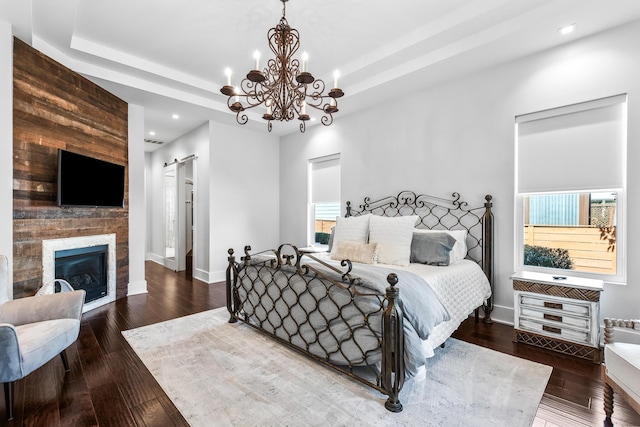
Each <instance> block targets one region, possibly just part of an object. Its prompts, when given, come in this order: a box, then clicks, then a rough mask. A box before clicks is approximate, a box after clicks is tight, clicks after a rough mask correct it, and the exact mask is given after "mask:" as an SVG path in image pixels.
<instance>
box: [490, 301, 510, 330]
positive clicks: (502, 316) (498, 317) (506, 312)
mask: <svg viewBox="0 0 640 427" xmlns="http://www.w3.org/2000/svg"><path fill="white" fill-rule="evenodd" d="M491 318H492V319H493V321H494V322H496V323H502V324H503V325H509V326H513V307H505V306H501V305H494V306H493V311H492V312H491Z"/></svg>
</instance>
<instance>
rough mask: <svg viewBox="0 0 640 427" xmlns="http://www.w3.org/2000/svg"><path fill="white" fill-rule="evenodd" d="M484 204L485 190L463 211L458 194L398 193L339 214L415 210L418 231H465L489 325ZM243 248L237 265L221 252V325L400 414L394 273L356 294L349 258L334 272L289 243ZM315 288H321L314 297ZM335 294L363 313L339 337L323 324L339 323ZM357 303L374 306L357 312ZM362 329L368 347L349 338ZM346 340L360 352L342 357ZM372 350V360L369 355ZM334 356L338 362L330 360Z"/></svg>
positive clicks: (489, 219) (399, 318)
mask: <svg viewBox="0 0 640 427" xmlns="http://www.w3.org/2000/svg"><path fill="white" fill-rule="evenodd" d="M492 206H493V203H492V197H491V196H490V195H487V196H485V203H484V205H483V206H481V207H477V208H469V207H468V204H467V203H466V202H464V201H461V199H460V195H459V194H458V193H453V194H452V198H451V199H444V198H440V197H434V196H428V195H424V194H416V193H414V192H412V191H403V192H401V193H399V194H398V195H397V196H389V197H385V198H382V199H379V200H376V201H371V199H370V198H369V197H366V198H365V199H364V202H363V203H362V204H361V205H359V208H358V209H354V208H353V207H352V206H351V202H347V205H346V216H347V217H349V216H358V215H363V214H367V213H372V214H374V215H382V216H387V217H394V216H405V215H418V216H419V218H420V219H419V222H418V224H417V225H416V227H418V228H428V229H443V230H445V229H446V230H454V229H465V230H467V231H468V237H467V247H468V251H467V258H468V259H471V260H474V261H475V262H477V263H478V265H479V266H480V267H481V268H482V270H483V272H484V274H485V275H486V277H487V279H488V280H489V283H490V285H491V291H492V296H491V297H490V298H489V299H488V300H486V302H485V303H484V304H483V305H482V308H483V311H484V318H483V321H484V322H487V323H491V322H492V320H491V312H492V310H493V288H494V287H493V227H494V226H493V222H494V219H493V213H492V211H491V208H492ZM250 252H251V247H250V246H245V248H244V256H242V257H241V262H237V261H236V259H235V253H234V250H233V249H229V251H228V254H229V256H228V263H229V264H228V267H227V270H226V286H227V309H228V311H229V314H230V319H229V322H230V323H235V322H238V321H241V322H244V323H245V324H247V325H249V326H250V327H252V328H254V329H256V330H258V331H260V332H262V333H264V334H266V335H268V336H270V337H272V338H274V339H275V340H277V341H279V342H281V343H283V344H284V345H286V346H288V347H289V348H292V349H294V350H296V351H298V352H300V353H302V354H304V355H305V356H307V357H310V358H311V359H313V360H315V361H317V362H319V363H322V364H324V365H326V366H328V367H330V368H332V369H335V370H337V371H339V372H341V373H343V374H346V375H347V376H349V377H350V378H352V379H354V380H356V381H359V382H361V383H363V384H365V385H367V386H369V387H372V388H374V389H376V390H378V391H379V392H381V393H382V394H385V395H387V396H388V399H387V400H386V402H385V407H386V408H387V409H388V410H389V411H392V412H400V411H402V404H401V402H400V400H399V393H400V390H401V389H402V386H403V384H404V379H405V367H404V340H403V338H404V335H403V315H402V310H401V308H400V306H399V305H398V304H397V298H398V296H399V292H400V288H399V287H398V286H397V285H398V277H397V276H396V275H395V274H393V273H391V274H389V275H388V277H387V282H388V284H389V287H388V288H387V289H386V293H385V294H382V293H375V292H374V291H370V290H365V291H363V289H362V288H359V287H358V285H359V284H360V279H359V278H358V277H355V276H353V275H352V274H351V271H352V264H351V262H350V261H349V260H343V261H342V262H341V266H342V269H339V268H336V267H334V266H332V265H330V264H327V263H325V262H324V261H322V260H320V259H318V258H315V257H314V256H313V255H310V254H307V253H303V252H301V251H300V250H298V248H297V247H296V246H294V245H290V244H283V245H281V246H280V247H278V249H272V250H268V251H263V252H259V253H254V254H251V253H250ZM276 282H278V283H279V285H276ZM272 284H273V286H269V285H272ZM400 286H401V284H400ZM318 289H323V291H322V292H320V294H319V293H318ZM337 294H341V295H342V297H343V298H344V297H345V296H346V297H347V298H348V299H349V301H350V304H349V307H350V309H351V310H353V309H357V310H359V311H360V312H361V314H362V316H363V322H362V324H361V325H358V326H350V328H352V329H350V331H349V332H350V333H349V336H348V337H347V338H344V337H341V336H337V335H336V334H334V333H333V331H332V330H331V329H330V327H329V325H331V324H334V323H335V322H339V321H341V320H344V318H343V310H344V307H345V306H344V305H343V304H341V303H339V302H338V301H337V300H336V299H335V296H336V295H337ZM309 301H314V304H315V308H313V309H309V308H308V302H309ZM340 301H343V300H340ZM363 301H366V302H367V303H368V304H369V305H370V306H374V307H375V308H374V309H372V310H366V311H365V310H362V309H361V308H360V307H361V306H362V305H363V304H362V303H363ZM305 304H307V306H305ZM321 306H323V307H324V308H323V309H321ZM283 307H284V310H283ZM326 307H330V309H329V310H327V309H326ZM479 308H480V307H478V308H476V310H475V317H476V321H479V318H480V315H479ZM296 312H297V313H304V316H302V318H300V316H296V315H295V313H296ZM327 313H331V314H327ZM313 316H315V317H316V318H317V317H318V316H322V317H323V318H324V319H325V320H326V327H324V328H320V330H317V329H314V331H313V332H314V334H315V336H314V337H312V338H309V337H308V336H304V335H303V334H302V333H301V329H304V328H305V327H306V328H307V329H306V330H308V327H309V325H310V324H311V322H310V318H311V317H313ZM363 330H364V331H365V332H366V333H370V334H372V335H374V336H377V337H378V345H377V347H376V348H375V349H374V350H372V349H371V348H367V347H366V346H364V345H361V344H360V343H359V342H358V341H357V335H358V334H359V333H361V332H362V331H363ZM320 335H323V337H324V339H325V342H326V339H327V337H328V338H329V341H331V342H332V343H333V344H334V346H329V345H324V344H323V342H322V341H321V340H320V337H319V336H320ZM347 344H348V345H351V347H353V346H355V347H357V348H358V349H359V350H360V352H361V357H355V358H354V357H351V359H350V360H345V359H346V356H345V354H344V353H343V352H342V346H343V345H347ZM312 350H313V352H312ZM376 354H377V355H379V356H378V357H379V359H375V355H376ZM336 359H338V360H340V362H339V363H336V362H335V360H336ZM373 359H375V360H379V365H378V363H377V362H372V360H373Z"/></svg>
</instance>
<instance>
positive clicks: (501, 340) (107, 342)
mask: <svg viewBox="0 0 640 427" xmlns="http://www.w3.org/2000/svg"><path fill="white" fill-rule="evenodd" d="M146 276H147V285H148V290H149V293H148V294H144V295H135V296H131V297H127V298H123V299H120V300H118V301H116V302H115V303H111V304H108V305H105V306H103V307H100V308H97V309H95V310H92V311H90V312H88V313H85V314H84V316H83V322H82V326H81V329H80V337H79V338H78V341H77V342H76V343H75V344H73V345H72V346H71V347H70V348H69V350H68V351H67V353H68V356H69V363H70V365H71V371H70V372H69V373H67V374H66V375H65V374H64V369H63V367H62V361H61V360H60V358H59V357H57V358H54V359H53V360H52V361H50V362H49V363H47V364H46V365H45V366H44V367H42V368H40V369H38V370H37V371H35V372H33V373H32V374H31V375H29V376H27V378H25V379H23V380H20V381H17V382H16V384H15V403H16V404H15V419H14V420H13V421H11V422H7V421H6V415H5V414H6V412H5V411H6V408H5V406H4V399H0V425H6V426H20V425H24V426H38V427H40V426H45V427H56V426H73V427H79V426H96V425H100V426H186V425H187V423H186V422H185V420H184V419H183V418H182V416H181V415H180V413H179V412H178V410H177V409H176V407H175V406H174V405H173V404H172V403H171V401H170V400H169V398H168V397H167V396H166V395H165V393H164V392H163V391H162V389H161V388H160V386H159V385H158V384H157V383H156V381H155V380H154V379H153V377H152V376H151V374H150V373H149V371H147V369H146V368H145V367H144V365H143V364H142V362H141V361H140V360H139V359H138V357H137V356H136V355H135V353H134V352H133V350H131V348H130V347H129V345H128V344H127V342H126V341H125V340H124V338H123V337H122V334H121V333H120V332H121V331H122V330H125V329H131V328H136V327H139V326H144V325H149V324H152V323H157V322H161V321H164V320H169V319H173V318H176V317H180V316H186V315H189V314H193V313H197V312H200V311H204V310H209V309H212V308H216V307H221V306H223V305H224V304H225V290H224V284H223V283H215V284H212V285H207V284H205V283H203V282H199V281H192V280H191V279H190V278H188V277H186V275H185V274H184V273H174V272H173V271H171V270H167V269H164V268H163V267H162V266H159V265H157V264H155V263H152V262H147V264H146ZM512 331H513V329H512V328H511V327H509V326H505V325H500V324H493V325H484V324H482V323H480V324H475V322H474V321H473V320H472V319H470V320H468V321H466V322H465V323H463V325H462V326H461V327H460V329H459V330H458V332H456V334H455V336H456V337H457V338H459V339H463V340H465V341H468V342H472V343H475V344H478V345H481V346H484V347H488V348H492V349H494V350H497V351H500V352H503V353H508V354H512V355H515V356H518V357H522V358H525V359H529V360H533V361H537V362H540V363H544V364H547V365H551V366H553V368H554V369H553V374H552V376H551V379H550V381H549V384H548V386H547V389H546V393H545V395H544V397H543V399H542V402H541V404H540V407H539V409H538V414H537V418H536V421H535V424H534V425H535V426H547V427H551V426H563V427H565V426H595V425H602V422H603V419H604V413H603V411H602V384H601V382H600V369H599V366H598V365H594V364H593V363H590V362H586V361H581V360H577V359H574V358H571V357H566V356H562V355H556V354H555V353H552V352H548V351H545V350H541V349H537V348H534V347H530V346H527V345H524V344H514V343H512V342H511V334H512ZM0 393H2V392H1V391H0ZM212 398H216V397H215V396H212ZM620 402H621V401H620V400H619V399H618V400H617V401H616V406H615V412H614V422H615V424H616V425H636V426H638V425H640V416H639V415H638V414H636V413H635V412H633V411H632V410H631V409H629V407H628V406H626V405H624V404H621V403H620ZM390 416H392V415H390ZM496 427H499V426H496Z"/></svg>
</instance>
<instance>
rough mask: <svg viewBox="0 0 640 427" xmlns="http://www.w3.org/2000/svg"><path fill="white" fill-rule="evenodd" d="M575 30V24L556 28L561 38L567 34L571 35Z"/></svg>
mask: <svg viewBox="0 0 640 427" xmlns="http://www.w3.org/2000/svg"><path fill="white" fill-rule="evenodd" d="M575 29H576V24H571V25H565V26H564V27H560V28H558V32H559V33H560V34H562V35H563V36H566V35H567V34H570V33H573V31H574V30H575Z"/></svg>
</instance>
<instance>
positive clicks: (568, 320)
mask: <svg viewBox="0 0 640 427" xmlns="http://www.w3.org/2000/svg"><path fill="white" fill-rule="evenodd" d="M520 318H529V319H534V320H535V319H541V320H547V321H553V322H558V323H560V324H563V325H567V326H571V327H576V328H582V329H585V330H589V329H590V327H591V319H590V318H588V317H584V316H575V315H572V314H568V313H563V312H559V311H556V310H547V311H544V310H536V309H532V308H527V307H526V306H523V307H521V308H520Z"/></svg>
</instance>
